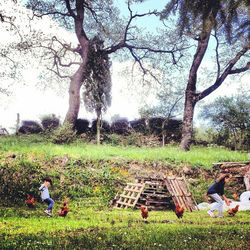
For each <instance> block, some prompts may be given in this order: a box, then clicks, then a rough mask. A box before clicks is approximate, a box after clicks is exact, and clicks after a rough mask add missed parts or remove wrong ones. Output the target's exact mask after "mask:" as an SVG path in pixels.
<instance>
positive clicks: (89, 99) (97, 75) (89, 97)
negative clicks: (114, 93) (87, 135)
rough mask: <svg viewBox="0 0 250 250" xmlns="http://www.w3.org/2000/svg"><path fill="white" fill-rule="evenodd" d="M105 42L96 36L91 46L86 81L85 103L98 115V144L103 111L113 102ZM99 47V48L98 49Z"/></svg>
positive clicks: (98, 142) (88, 108)
mask: <svg viewBox="0 0 250 250" xmlns="http://www.w3.org/2000/svg"><path fill="white" fill-rule="evenodd" d="M102 47H103V42H102V41H101V40H100V39H99V38H98V37H95V38H94V39H93V40H92V44H91V45H90V46H89V53H88V56H89V57H91V58H88V64H87V66H86V68H87V69H86V72H87V78H86V79H85V82H84V87H85V90H84V94H83V96H84V98H83V99H84V104H85V106H86V108H87V110H88V111H90V112H92V111H95V113H96V115H97V124H96V125H97V126H96V129H97V136H96V139H97V144H98V145H99V144H100V128H101V117H102V113H103V112H105V111H106V110H107V107H108V106H110V104H111V93H110V92H111V76H110V66H111V65H110V62H109V58H108V55H107V54H101V53H100V49H101V48H102ZM97 48H99V49H97Z"/></svg>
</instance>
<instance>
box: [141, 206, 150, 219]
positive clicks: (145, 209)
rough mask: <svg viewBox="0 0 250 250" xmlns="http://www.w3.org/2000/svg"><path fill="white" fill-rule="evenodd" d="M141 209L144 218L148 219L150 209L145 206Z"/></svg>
mask: <svg viewBox="0 0 250 250" xmlns="http://www.w3.org/2000/svg"><path fill="white" fill-rule="evenodd" d="M140 209H141V216H142V218H143V219H145V220H146V219H147V218H148V209H147V208H144V207H143V206H140Z"/></svg>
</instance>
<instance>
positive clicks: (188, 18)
mask: <svg viewBox="0 0 250 250" xmlns="http://www.w3.org/2000/svg"><path fill="white" fill-rule="evenodd" d="M245 5H247V6H249V2H248V3H247V4H246V3H244V1H234V0H228V1H223V0H213V1H211V0H199V1H190V0H181V1H179V0H172V1H169V3H168V4H167V5H166V7H165V9H164V10H163V12H162V16H161V18H162V19H166V18H168V17H169V15H170V13H171V12H173V13H174V14H175V13H176V12H177V13H178V27H179V32H180V35H182V34H183V33H185V32H188V33H190V34H192V33H193V32H194V31H195V30H199V32H200V30H201V29H202V30H203V31H204V32H205V31H206V28H207V22H208V21H210V22H211V21H212V23H213V27H214V28H215V29H217V28H218V26H219V25H223V26H224V33H225V35H226V39H227V41H228V42H229V43H231V42H232V40H233V38H235V37H237V36H238V37H239V36H241V35H242V31H243V30H245V29H246V26H247V25H249V23H248V22H247V12H244V8H246V6H245ZM244 14H245V15H246V19H245V18H243V17H241V18H239V16H240V15H241V16H242V15H244ZM197 26H198V27H199V26H200V27H199V28H198V29H197ZM239 27H240V28H239ZM245 33H246V34H245V35H246V36H247V34H248V32H247V30H246V32H245Z"/></svg>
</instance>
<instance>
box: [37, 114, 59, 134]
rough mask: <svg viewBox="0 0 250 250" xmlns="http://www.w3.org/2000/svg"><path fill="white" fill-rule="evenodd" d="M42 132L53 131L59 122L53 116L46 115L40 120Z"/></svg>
mask: <svg viewBox="0 0 250 250" xmlns="http://www.w3.org/2000/svg"><path fill="white" fill-rule="evenodd" d="M41 123H42V125H43V128H44V130H54V129H57V128H58V127H59V123H60V120H59V119H58V118H56V116H55V115H54V114H52V115H46V116H43V117H42V118H41Z"/></svg>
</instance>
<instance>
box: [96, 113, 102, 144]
mask: <svg viewBox="0 0 250 250" xmlns="http://www.w3.org/2000/svg"><path fill="white" fill-rule="evenodd" d="M96 113H97V122H96V143H97V145H98V146H99V145H100V144H101V114H102V113H101V109H98V110H97V111H96Z"/></svg>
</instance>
